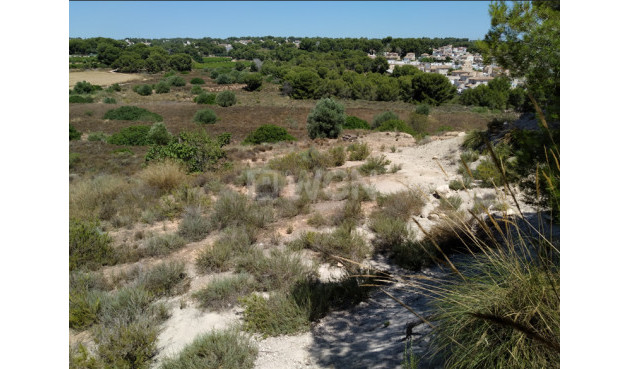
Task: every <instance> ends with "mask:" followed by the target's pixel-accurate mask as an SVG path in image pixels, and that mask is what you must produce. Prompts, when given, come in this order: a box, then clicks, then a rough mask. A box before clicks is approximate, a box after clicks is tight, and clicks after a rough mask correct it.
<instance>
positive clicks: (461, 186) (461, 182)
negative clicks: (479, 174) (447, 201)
mask: <svg viewBox="0 0 630 369" xmlns="http://www.w3.org/2000/svg"><path fill="white" fill-rule="evenodd" d="M471 183H472V182H471V179H470V177H468V176H462V179H454V180H452V181H450V182H449V183H448V188H450V189H451V190H453V191H460V190H465V189H467V188H470V185H471Z"/></svg>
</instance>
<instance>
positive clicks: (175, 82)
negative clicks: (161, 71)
mask: <svg viewBox="0 0 630 369" xmlns="http://www.w3.org/2000/svg"><path fill="white" fill-rule="evenodd" d="M164 82H166V83H168V84H169V85H170V86H175V87H182V86H186V80H185V79H184V78H183V77H180V76H174V75H171V76H168V77H166V78H165V79H164Z"/></svg>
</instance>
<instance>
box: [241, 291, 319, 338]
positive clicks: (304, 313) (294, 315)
mask: <svg viewBox="0 0 630 369" xmlns="http://www.w3.org/2000/svg"><path fill="white" fill-rule="evenodd" d="M240 301H241V303H242V304H243V305H244V307H245V311H244V312H243V320H244V322H245V324H244V328H245V330H247V331H250V332H257V333H262V334H263V336H272V337H275V336H279V335H283V334H295V333H301V332H306V331H308V328H309V320H308V317H309V312H308V310H307V309H306V308H305V307H301V306H299V305H298V304H297V303H296V302H295V300H294V299H292V298H291V297H287V296H284V295H280V294H272V295H271V296H270V297H269V299H268V300H267V299H265V298H263V297H260V296H258V295H255V294H252V295H249V296H247V297H243V298H241V300H240Z"/></svg>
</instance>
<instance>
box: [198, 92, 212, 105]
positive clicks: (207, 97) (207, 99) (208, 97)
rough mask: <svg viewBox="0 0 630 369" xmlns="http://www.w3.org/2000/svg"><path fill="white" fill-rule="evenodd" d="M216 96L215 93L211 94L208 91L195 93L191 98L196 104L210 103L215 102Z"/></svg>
mask: <svg viewBox="0 0 630 369" xmlns="http://www.w3.org/2000/svg"><path fill="white" fill-rule="evenodd" d="M216 98H217V95H215V94H211V93H209V92H201V93H200V94H199V95H197V96H196V97H195V98H194V99H193V101H194V102H196V103H197V104H207V105H212V104H214V103H215V100H216Z"/></svg>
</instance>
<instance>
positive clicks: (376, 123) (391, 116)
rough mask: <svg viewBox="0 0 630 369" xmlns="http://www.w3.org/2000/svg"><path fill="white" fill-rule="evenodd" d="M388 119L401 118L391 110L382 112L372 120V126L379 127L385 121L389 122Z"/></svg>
mask: <svg viewBox="0 0 630 369" xmlns="http://www.w3.org/2000/svg"><path fill="white" fill-rule="evenodd" d="M388 120H400V118H398V115H396V114H394V113H393V112H391V111H386V112H383V113H380V114H378V115H376V116H375V117H374V119H373V120H372V128H378V127H380V126H381V124H382V123H383V122H387V121H388Z"/></svg>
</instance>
